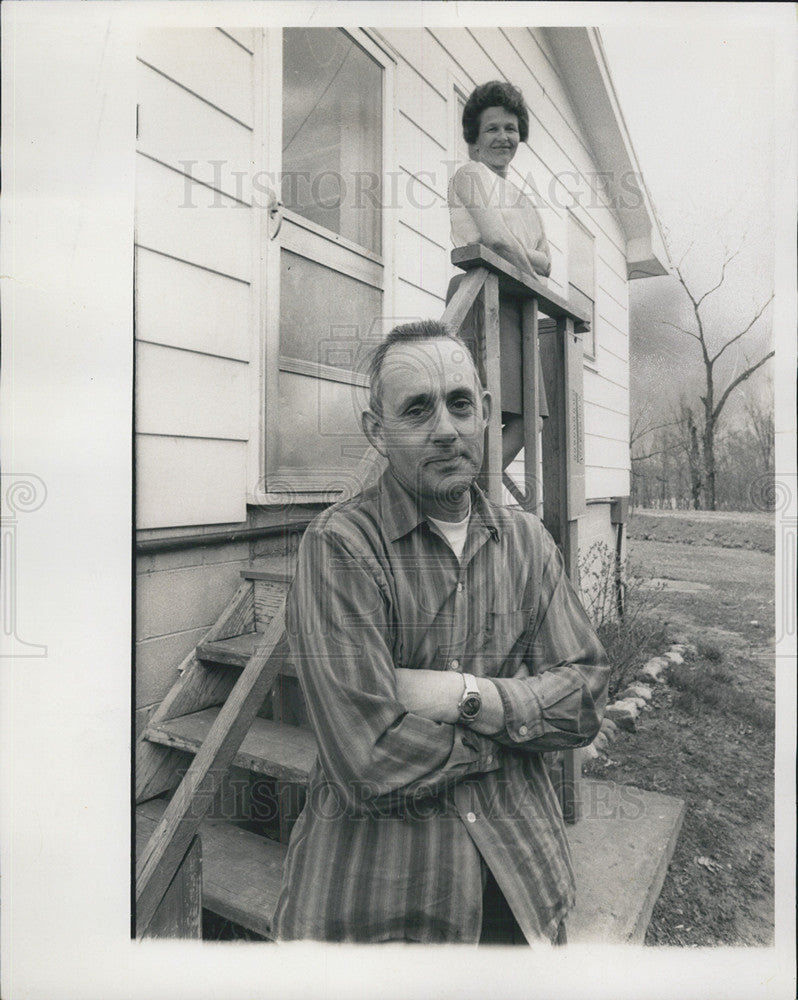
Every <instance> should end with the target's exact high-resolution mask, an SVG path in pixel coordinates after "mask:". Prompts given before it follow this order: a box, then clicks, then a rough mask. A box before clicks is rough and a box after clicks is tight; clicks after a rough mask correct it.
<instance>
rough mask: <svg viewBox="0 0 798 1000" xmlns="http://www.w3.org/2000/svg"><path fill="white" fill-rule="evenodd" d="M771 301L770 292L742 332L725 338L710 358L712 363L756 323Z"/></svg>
mask: <svg viewBox="0 0 798 1000" xmlns="http://www.w3.org/2000/svg"><path fill="white" fill-rule="evenodd" d="M772 301H773V295H772V294H771V296H770V298H769V299H768V300H767V302H766V303H765V304H764V305H763V306H762V308H761V309H760V310H759V312H758V313H757V314H756V316H754V318H753V319H752V320H751V322H750V323H749V324H748V326H747V327H746V328H745V329H744V330H743V331H742V333H738V334H736V335H735V336H734V337H732V339H731V340H727V341H726V343H725V344H724V345H723V347H721V349H720V350H719V351H718V353H717V354H716V355H715V357H714V358H713V359H712V361H713V363H714V362H715V361H717V360H718V358H719V357H720V356H721V354H723V352H724V351H725V350H726V348H727V347H731V345H732V344H733V343H735V342H736V341H738V340H739V339H740V337H744V336H745V335H746V333H748V331H749V330H750V329H751V327H752V326H753V325H754V323H756V321H757V320H758V319H759V317H760V316H761V315H762V313H763V312H764V311H765V310H766V309H767V307H768V306H769V305H770V303H771V302H772Z"/></svg>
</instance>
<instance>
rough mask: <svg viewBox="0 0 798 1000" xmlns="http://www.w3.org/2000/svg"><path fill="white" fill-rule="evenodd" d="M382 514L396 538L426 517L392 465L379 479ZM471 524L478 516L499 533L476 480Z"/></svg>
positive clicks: (385, 526) (495, 534)
mask: <svg viewBox="0 0 798 1000" xmlns="http://www.w3.org/2000/svg"><path fill="white" fill-rule="evenodd" d="M379 490H380V515H381V519H382V525H383V529H384V531H385V534H386V535H387V536H388V538H389V539H390V540H391V541H392V542H395V541H396V540H397V539H399V538H402V537H403V536H404V535H407V534H409V533H410V532H411V531H412V530H413V529H414V528H417V527H418V526H419V524H421V523H422V522H424V521H425V520H426V517H425V516H424V515H423V514H422V513H421V511H420V510H419V507H418V503H417V501H416V499H415V497H414V496H413V495H412V494H411V493H409V492H408V490H407V489H406V488H405V487H404V486H403V485H402V484H401V483H400V482H399V480H398V479H397V478H396V476H394V474H393V473H392V472H391V470H390V469H386V470H385V472H384V473H383V474H382V478H381V479H380V482H379ZM471 515H472V516H471V524H472V525H473V524H474V521H475V519H478V520H479V521H481V522H482V524H483V525H484V526H485V527H486V528H487V530H488V531H489V532H490V534H491V536H492V537H493V540H494V541H498V540H499V537H500V532H499V524H498V521H497V519H496V512H495V510H494V507H493V504H491V503H489V502H488V500H487V498H486V497H485V494H484V493H483V492H482V490H481V489H480V488H479V487H478V486H477V484H476V483H472V485H471Z"/></svg>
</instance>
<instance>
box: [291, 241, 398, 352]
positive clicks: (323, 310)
mask: <svg viewBox="0 0 798 1000" xmlns="http://www.w3.org/2000/svg"><path fill="white" fill-rule="evenodd" d="M280 271H281V277H280V281H281V284H280V354H282V355H285V356H286V357H290V358H296V359H298V360H300V361H309V362H312V363H315V364H322V365H330V366H331V367H333V368H343V369H345V370H347V371H363V368H364V363H363V357H364V355H365V353H366V351H367V350H368V348H369V346H370V345H371V346H373V344H374V342H375V341H376V340H378V339H380V336H381V324H380V310H381V308H382V292H381V291H380V290H379V289H378V288H373V287H372V286H371V285H366V284H364V283H363V282H362V281H357V280H356V279H355V278H350V277H349V276H348V275H346V274H341V273H340V272H338V271H333V270H331V269H330V268H329V267H324V266H323V265H322V264H317V263H315V261H311V260H307V259H306V258H305V257H300V256H299V255H298V254H295V253H291V252H290V251H288V250H283V251H282V252H281V254H280ZM375 331H376V332H375Z"/></svg>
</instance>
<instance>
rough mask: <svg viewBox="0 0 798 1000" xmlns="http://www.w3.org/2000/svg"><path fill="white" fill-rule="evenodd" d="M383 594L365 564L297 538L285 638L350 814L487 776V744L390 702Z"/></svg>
mask: <svg viewBox="0 0 798 1000" xmlns="http://www.w3.org/2000/svg"><path fill="white" fill-rule="evenodd" d="M386 590H387V584H386V581H385V578H384V574H383V572H382V569H381V568H380V566H379V563H378V562H377V560H376V558H375V557H374V556H373V555H371V554H370V553H366V552H363V551H360V552H358V551H355V549H354V545H353V543H352V542H351V541H350V540H349V539H346V540H344V539H343V538H342V537H340V535H339V534H337V533H336V532H334V531H332V530H331V529H330V528H329V526H323V527H321V528H314V527H313V526H311V527H310V528H309V529H308V530H307V532H306V533H305V536H304V538H303V540H302V543H301V545H300V551H299V560H298V566H297V572H296V576H295V578H294V582H293V584H292V586H291V591H290V594H289V598H288V604H287V608H286V628H287V632H288V638H289V643H290V646H291V651H292V655H293V658H294V662H295V664H296V669H297V675H298V677H299V682H300V685H301V687H302V691H303V694H304V696H305V701H306V704H307V709H308V714H309V716H310V719H311V723H312V726H313V729H314V732H315V735H316V739H317V743H318V751H319V758H320V760H321V764H322V767H323V770H324V773H325V776H326V777H327V779H328V781H330V782H331V783H333V784H334V785H335V786H337V790H338V792H339V793H340V794H342V795H343V799H344V802H345V803H346V805H347V806H348V807H349V808H351V809H353V810H355V811H356V812H358V811H361V810H362V811H364V812H367V811H369V808H370V805H373V803H374V802H375V800H379V799H380V798H382V797H383V796H388V797H390V799H391V801H397V800H401V799H403V798H411V797H413V798H415V797H417V796H420V795H423V794H433V793H435V792H438V791H440V790H442V789H443V788H444V787H446V786H448V785H451V784H454V783H456V782H458V781H461V780H463V779H464V778H467V777H469V776H470V775H472V774H475V773H479V772H483V771H488V770H492V769H494V768H495V767H496V766H497V764H496V762H495V746H493V745H492V743H491V741H490V740H488V739H486V738H485V737H483V736H480V734H478V733H475V732H472V731H470V730H468V729H466V728H464V727H462V726H459V725H450V724H446V723H440V722H434V721H431V720H430V719H426V718H422V717H421V716H420V715H416V714H413V713H411V712H408V711H407V710H406V708H405V707H404V706H403V705H402V704H401V703H400V701H399V700H398V699H397V689H396V669H395V665H394V662H393V656H392V653H391V650H390V648H389V645H388V637H389V630H390V624H389V622H388V620H387V614H386V607H387V602H386Z"/></svg>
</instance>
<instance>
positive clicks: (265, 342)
mask: <svg viewBox="0 0 798 1000" xmlns="http://www.w3.org/2000/svg"><path fill="white" fill-rule="evenodd" d="M330 27H334V28H337V29H338V30H340V31H342V32H343V33H344V34H345V35H346V36H347V37H348V38H349V39H350V40H351V41H352V42H353V44H355V45H357V46H358V47H359V48H361V49H362V50H363V51H364V52H365V53H366V54H367V55H368V56H369V57H370V58H372V59H373V60H374V61H375V62H376V63H377V64H378V65H379V67H380V68H381V70H382V163H381V169H382V174H383V177H384V178H386V187H387V181H388V180H389V179H390V177H391V175H392V174H393V173H395V172H396V171H397V166H396V164H397V153H396V146H395V143H396V126H395V114H396V94H395V90H396V58H395V56H394V55H393V54H392V53H391V51H390V49H389V48H388V47H387V46H386V45H385V44H384V43H382V42H381V41H380V40H379V37H378V35H377V34H376V33H375V32H372V31H370V30H368V29H365V28H344V27H342V26H340V25H330ZM258 42H259V44H258V45H257V46H256V48H257V50H258V51H257V52H256V58H255V72H254V75H253V76H254V79H253V86H254V87H255V100H256V125H255V129H254V130H253V161H254V162H255V163H260V164H262V169H263V170H264V171H265V172H266V174H267V176H269V177H273V178H279V176H280V174H281V170H282V156H281V149H282V102H283V84H282V79H283V58H282V54H283V28H282V27H281V28H266V29H263V30H262V32H261V35H260V37H259V39H258ZM273 186H275V185H273ZM390 207H391V206H388V207H387V209H385V208H384V209H383V211H382V219H381V226H382V254H381V255H378V254H375V253H373V252H372V251H370V250H367V249H366V248H365V247H362V246H359V245H358V244H355V243H353V242H352V241H351V240H348V239H347V238H346V237H342V236H340V235H338V234H336V233H334V232H333V231H331V230H327V229H326V228H325V227H323V226H320V225H318V224H317V223H314V222H312V221H311V220H309V219H306V218H305V217H304V216H300V215H299V214H298V213H296V212H291V211H290V210H283V214H284V220H283V227H285V222H286V221H289V222H290V224H291V225H290V226H289V227H288V228H287V229H286V228H283V229H282V230H281V233H280V239H279V241H277V240H272V239H271V238H270V234H269V229H270V219H269V213H268V212H267V211H264V210H263V206H260V210H259V209H258V208H256V207H253V211H256V212H257V218H256V224H255V225H254V226H253V229H254V230H255V246H254V248H253V253H254V267H253V273H254V280H253V283H252V289H251V296H252V337H253V344H252V351H251V358H252V369H253V372H252V379H251V386H252V388H251V394H252V404H251V434H250V442H249V455H248V463H247V469H248V471H247V480H248V481H247V503H248V504H251V505H263V506H270V505H283V504H285V502H286V495H290V496H291V499H292V502H299V503H302V502H307V503H319V502H333V501H334V500H335V499H336V498H337V495H336V494H332V493H330V492H329V490H325V489H322V488H319V489H318V490H315V489H313V488H306V486H305V485H304V482H303V484H301V485H300V484H297V485H298V486H300V491H297V490H296V489H293V488H292V484H291V482H290V477H289V478H288V479H287V478H286V475H285V474H284V473H282V472H280V473H279V483H278V488H277V489H272V488H270V480H271V482H272V483H274V481H275V477H276V476H277V475H278V466H277V460H276V459H277V454H278V451H279V434H280V427H281V414H280V407H279V376H280V372H281V371H285V372H289V373H294V374H301V375H308V376H311V377H313V378H318V379H320V380H324V381H329V382H337V383H343V384H345V385H351V386H361V387H362V386H366V385H367V380H366V379H365V378H364V376H363V375H362V373H358V372H354V371H347V370H346V369H344V368H340V369H339V368H334V367H332V366H329V365H324V364H320V363H315V362H308V361H303V360H300V359H295V358H289V357H286V356H284V355H281V354H280V340H279V331H280V255H281V252H282V250H283V249H286V250H288V251H289V252H291V253H297V254H298V255H300V256H305V257H307V258H308V259H310V260H312V261H314V262H317V263H319V264H321V265H322V266H330V265H332V268H333V270H336V271H338V272H339V273H341V274H345V275H348V276H349V277H352V278H356V279H357V280H359V281H364V282H365V283H366V284H370V285H372V286H373V287H377V288H380V290H381V292H382V309H381V313H382V318H383V327H384V329H383V330H382V331H381V332H382V334H383V335H384V334H385V332H387V328H388V327H389V326H390V321H389V319H388V317H390V316H392V315H394V312H395V308H394V303H395V288H396V266H395V241H396V220H395V215H396V213H395V211H390ZM289 234H290V235H289ZM305 235H307V241H306V240H305V238H304V237H305ZM286 237H287V238H286ZM311 246H315V248H316V249H322V248H323V250H322V256H324V258H325V259H320V256H318V255H315V254H314V255H313V256H311V253H312V251H311V250H310V249H309V248H310V247H311ZM303 251H304V252H303ZM328 262H329V263H328ZM379 272H381V281H380V282H378V280H377V278H378V274H379Z"/></svg>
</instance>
